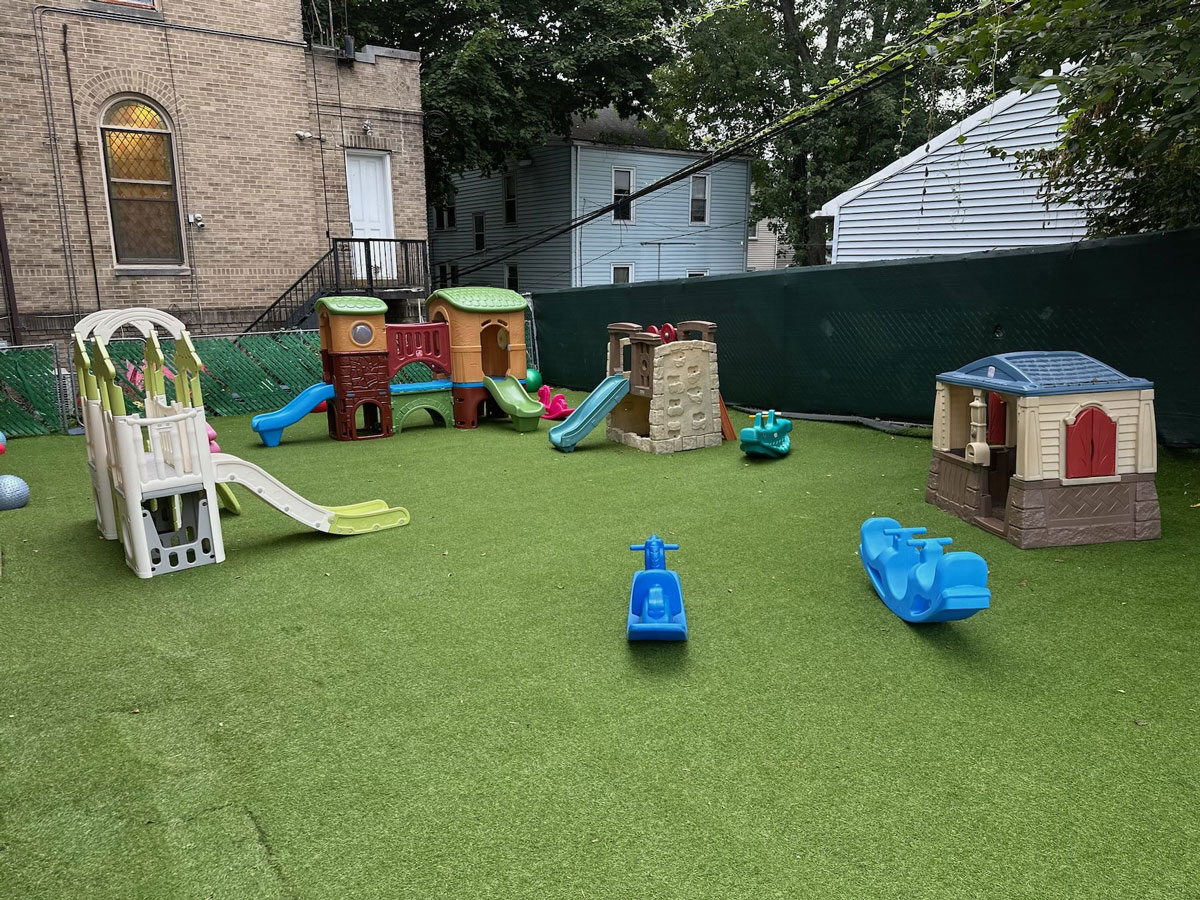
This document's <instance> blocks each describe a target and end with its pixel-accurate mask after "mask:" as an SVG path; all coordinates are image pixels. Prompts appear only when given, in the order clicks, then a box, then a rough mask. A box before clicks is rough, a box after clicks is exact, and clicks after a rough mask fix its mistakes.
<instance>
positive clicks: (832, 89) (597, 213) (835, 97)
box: [459, 0, 1028, 277]
mask: <svg viewBox="0 0 1200 900" xmlns="http://www.w3.org/2000/svg"><path fill="white" fill-rule="evenodd" d="M1027 2H1028V0H1013V2H1011V3H1008V4H1007V5H1006V6H1005V7H1004V9H1003V11H1006V12H1011V11H1012V10H1014V9H1017V8H1018V7H1020V6H1023V5H1025V3H1027ZM995 6H996V4H995V3H994V0H985V2H984V3H982V4H980V5H979V6H978V7H976V8H975V9H974V10H972V11H971V12H969V13H952V14H949V15H945V16H943V17H942V18H940V19H938V20H937V21H935V22H934V23H933V24H932V25H930V26H928V27H926V28H925V29H923V30H921V31H919V32H917V33H916V34H915V35H914V36H913V37H912V39H910V40H909V41H907V42H906V43H904V44H901V45H899V46H898V47H896V48H894V49H893V50H892V51H891V52H890V53H887V54H879V55H877V56H875V57H873V58H872V59H871V60H869V61H868V62H867V63H865V64H863V65H861V66H859V68H858V71H857V72H856V73H855V74H854V75H853V77H851V78H849V79H848V80H844V81H843V80H839V79H833V80H832V81H831V82H830V84H829V85H828V86H827V87H826V89H825V91H824V93H819V94H817V95H816V98H815V99H814V101H813V102H812V103H810V104H807V105H805V106H802V107H797V108H796V109H794V110H792V111H791V112H789V113H787V114H786V115H785V116H783V117H782V118H780V119H778V120H776V121H775V122H773V123H771V124H769V125H765V126H763V127H762V128H760V129H758V130H757V131H755V132H752V133H750V134H748V135H743V136H741V137H738V138H734V139H732V140H730V141H727V142H726V143H725V144H724V145H723V146H721V147H720V148H718V149H716V150H714V151H712V152H711V153H709V154H708V156H707V157H705V158H702V159H699V160H696V161H695V162H693V163H691V164H689V165H686V166H684V167H683V168H681V169H678V170H677V171H675V172H673V173H672V174H670V175H668V176H665V177H664V178H660V179H659V180H658V181H656V182H653V183H651V184H649V185H647V186H646V187H644V188H641V189H639V190H636V191H633V192H632V193H630V194H629V195H628V196H626V197H623V198H622V199H621V200H620V201H619V202H614V203H609V204H607V205H606V206H602V207H600V208H599V209H596V210H593V211H591V212H589V213H584V214H582V215H579V216H576V217H575V218H574V219H572V220H570V221H568V222H566V223H565V224H563V225H560V226H551V227H548V228H546V229H542V231H541V232H537V233H535V234H542V235H543V236H541V237H538V239H537V240H535V241H533V242H531V243H529V244H528V245H527V246H524V247H518V248H517V249H515V250H508V251H507V252H505V253H502V254H500V255H498V256H494V257H492V258H490V259H485V260H483V261H482V262H479V263H476V264H475V265H473V266H468V267H467V268H465V269H463V270H462V271H461V272H460V273H459V275H460V277H461V276H462V275H469V274H470V273H471V272H476V271H478V270H480V269H483V268H486V267H488V266H492V265H495V264H496V263H498V262H503V261H504V260H506V259H509V258H510V257H512V256H516V255H517V254H518V253H523V252H525V251H526V250H531V249H532V248H534V247H536V246H538V245H539V244H543V243H545V242H546V241H550V240H553V239H554V238H556V237H558V236H559V235H561V234H566V233H567V232H570V231H574V230H575V229H576V228H579V227H580V226H581V225H586V224H587V223H588V222H591V221H594V220H595V219H598V218H600V217H601V216H603V215H605V214H607V213H609V212H612V211H613V210H614V209H616V208H617V206H618V205H620V204H623V203H631V202H633V201H635V200H637V199H639V198H641V197H645V196H648V195H649V194H652V193H654V192H655V191H658V190H661V189H662V188H665V187H668V186H669V185H672V184H675V183H677V182H680V181H682V180H683V179H685V178H689V177H690V176H692V175H695V174H698V173H699V172H703V171H704V170H705V169H707V168H710V167H711V166H714V165H716V164H717V163H719V162H724V161H725V160H727V159H730V158H732V157H734V156H737V155H739V154H743V153H746V152H748V151H749V150H751V149H752V148H754V147H757V146H758V145H760V144H762V143H764V142H766V141H768V140H770V139H771V138H774V137H777V136H779V135H781V134H783V133H785V132H787V131H790V130H791V129H792V128H795V127H796V126H798V125H801V124H803V123H804V122H806V121H808V120H809V119H812V118H814V117H815V116H817V115H819V114H821V113H823V112H825V111H826V110H828V109H831V108H833V107H836V106H841V105H843V104H845V103H848V102H849V101H850V100H852V99H855V98H857V97H858V96H860V95H861V94H863V93H866V92H867V91H868V90H871V89H873V88H874V87H876V86H878V85H879V84H881V83H883V81H884V80H886V79H887V78H889V77H892V76H895V75H897V74H899V73H900V72H903V71H905V70H906V69H907V68H908V67H909V66H910V65H911V64H912V59H913V56H914V55H915V51H916V50H917V49H918V48H921V47H923V46H924V44H925V43H926V42H927V41H929V40H930V39H931V38H933V37H935V36H937V35H939V34H942V33H944V32H951V31H953V30H956V29H958V28H961V27H965V25H967V24H969V23H970V22H974V21H975V20H977V19H979V18H981V17H982V16H983V15H984V13H985V11H991V10H992V9H993V8H994V7H995ZM1000 11H1001V10H996V13H997V14H999V12H1000ZM964 20H965V21H964ZM546 232H548V233H546Z"/></svg>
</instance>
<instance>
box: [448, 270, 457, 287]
mask: <svg viewBox="0 0 1200 900" xmlns="http://www.w3.org/2000/svg"><path fill="white" fill-rule="evenodd" d="M450 287H458V266H451V267H450Z"/></svg>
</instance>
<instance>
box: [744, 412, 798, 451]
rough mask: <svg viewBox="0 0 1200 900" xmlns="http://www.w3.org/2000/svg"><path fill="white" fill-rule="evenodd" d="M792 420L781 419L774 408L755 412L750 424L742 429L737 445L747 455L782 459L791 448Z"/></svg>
mask: <svg viewBox="0 0 1200 900" xmlns="http://www.w3.org/2000/svg"><path fill="white" fill-rule="evenodd" d="M791 433H792V420H791V419H781V418H779V417H778V416H776V415H775V410H773V409H772V410H770V411H768V412H765V413H764V412H759V413H755V415H754V419H753V422H752V424H750V425H748V426H746V427H745V428H743V429H742V431H741V434H740V435H739V436H738V437H739V443H738V446H739V447H740V448H741V451H742V452H743V453H745V454H746V455H747V456H763V457H766V458H767V459H782V458H783V457H785V456H787V455H788V453H789V452H790V451H791V449H792V436H791Z"/></svg>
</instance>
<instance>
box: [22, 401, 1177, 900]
mask: <svg viewBox="0 0 1200 900" xmlns="http://www.w3.org/2000/svg"><path fill="white" fill-rule="evenodd" d="M573 399H576V400H577V399H578V395H575V397H574V398H573ZM738 418H739V419H740V416H739V417H738ZM214 424H215V426H216V427H217V429H218V431H219V432H220V442H221V444H222V447H223V449H224V450H225V451H226V452H230V453H234V454H237V455H239V456H243V457H245V458H246V459H248V460H251V461H252V462H255V463H258V464H259V465H262V466H263V467H264V468H266V469H267V470H268V471H269V472H271V473H272V474H274V475H275V476H277V477H278V478H279V479H281V480H282V481H284V482H285V483H287V484H288V485H290V486H292V487H293V488H295V489H296V490H298V491H299V492H301V493H302V494H304V495H306V496H308V497H310V498H311V499H313V500H316V501H318V502H323V503H327V504H345V503H352V502H357V501H360V500H367V499H372V498H375V497H382V498H384V499H386V500H388V501H391V502H392V503H395V504H401V505H404V506H406V507H407V508H408V509H409V510H410V511H411V513H412V524H411V525H409V526H407V527H405V528H401V529H397V530H393V531H388V532H383V533H379V534H371V535H365V536H362V537H353V538H336V537H330V536H327V535H322V534H317V533H313V532H309V531H306V530H305V529H304V528H303V527H301V526H300V525H298V524H297V523H295V522H293V521H291V520H290V519H288V518H286V517H284V516H282V515H280V514H278V513H277V512H275V511H274V510H272V509H270V508H269V507H267V506H265V505H262V504H260V503H258V502H257V501H256V500H255V499H253V498H252V497H251V496H250V495H248V494H246V493H245V492H241V497H242V502H243V508H244V514H243V515H242V516H241V517H240V518H230V517H228V516H227V517H225V519H224V521H225V535H226V551H227V554H228V559H227V561H226V562H225V563H223V564H221V565H215V566H206V567H202V568H199V569H195V570H191V571H188V572H183V573H181V574H176V575H170V576H165V577H160V578H155V579H152V580H149V581H141V580H139V579H137V578H136V577H134V576H133V574H132V573H131V572H130V571H129V570H128V569H127V568H126V566H125V564H124V561H123V558H122V555H121V550H120V548H119V546H118V545H117V544H115V543H107V542H104V541H102V540H100V539H99V537H98V536H97V534H96V530H95V525H94V519H93V514H92V501H91V496H90V488H89V484H88V478H87V474H86V470H85V467H84V446H83V440H82V438H67V437H46V438H35V439H24V440H15V441H13V442H11V443H10V444H9V452H8V454H7V455H6V456H5V457H4V458H3V470H4V471H8V472H13V473H16V474H20V475H22V476H24V477H25V478H26V479H27V480H28V481H29V483H30V485H31V487H32V491H33V500H32V502H31V503H30V505H29V506H28V507H27V508H26V509H24V510H20V511H17V512H6V513H0V549H2V550H3V571H2V573H0V766H2V771H3V774H2V777H0V896H3V897H6V898H8V897H12V898H26V897H55V898H65V897H69V898H76V897H114V898H132V897H139V898H145V897H167V898H177V897H195V898H205V897H214V898H236V900H252V898H351V897H353V898H375V897H378V898H400V897H404V898H409V897H412V898H475V897H488V898H539V900H542V898H581V897H582V898H634V897H647V898H649V897H653V898H680V900H696V898H709V897H711V898H755V900H757V898H776V897H778V898H795V897H820V898H854V900H862V898H874V897H880V898H923V897H987V898H1004V900H1012V898H1023V897H1029V898H1043V897H1096V898H1112V897H1137V898H1151V897H1170V898H1178V897H1184V896H1194V895H1195V891H1196V889H1197V888H1196V886H1197V884H1198V883H1200V854H1198V853H1197V849H1196V848H1197V841H1198V838H1200V788H1198V776H1200V751H1198V748H1200V715H1198V714H1197V710H1198V709H1200V695H1198V693H1197V691H1198V688H1200V654H1198V652H1197V634H1198V633H1200V603H1198V600H1197V595H1198V593H1200V591H1198V589H1197V559H1198V557H1197V550H1198V549H1200V509H1197V508H1192V504H1195V503H1197V502H1200V455H1198V454H1196V453H1179V452H1170V451H1166V450H1164V451H1162V453H1161V456H1160V463H1161V466H1160V473H1159V478H1158V490H1159V496H1160V498H1161V502H1162V519H1163V535H1164V537H1163V539H1162V540H1161V541H1157V542H1147V543H1129V544H1114V545H1102V546H1091V547H1072V548H1064V549H1050V550H1039V551H1021V550H1017V549H1016V548H1014V547H1012V546H1010V545H1008V544H1007V543H1005V542H1003V541H1002V540H1000V539H998V538H995V537H992V536H990V535H988V534H986V533H985V532H983V531H981V530H978V529H976V528H972V527H970V526H968V525H967V524H965V523H962V522H960V521H958V520H957V519H954V518H952V517H951V516H949V515H947V514H945V513H943V512H941V511H939V510H936V509H934V508H933V507H930V506H927V505H926V504H925V503H924V502H923V497H924V482H925V476H926V472H927V469H928V464H929V454H930V448H929V444H928V441H926V440H919V439H914V438H905V437H892V436H889V435H885V434H881V433H878V432H874V431H870V430H867V429H862V428H856V427H850V426H843V425H827V424H811V423H804V422H800V423H797V425H796V428H795V431H794V433H793V438H792V440H793V444H792V446H793V448H795V449H794V450H793V452H792V454H791V456H790V457H788V458H787V459H785V460H782V461H779V462H775V463H770V462H768V463H759V462H751V461H749V460H747V459H746V458H745V457H743V456H742V455H741V454H740V453H739V452H738V449H737V446H736V444H733V443H730V444H726V445H725V446H724V447H722V448H721V449H714V450H701V451H695V452H689V453H681V454H676V455H673V456H652V455H649V454H645V453H639V452H637V451H634V450H630V449H627V448H624V447H621V446H619V445H616V444H612V443H609V442H606V441H605V440H604V438H603V434H602V431H603V429H598V430H597V431H596V432H594V433H593V434H592V436H591V437H590V438H589V439H588V440H586V441H585V442H584V443H582V444H581V445H580V447H579V449H578V451H577V452H575V453H573V454H569V455H567V454H559V453H556V452H554V451H552V450H551V449H550V448H549V446H548V444H547V441H546V434H545V427H544V426H543V428H542V429H540V430H539V431H538V432H537V433H534V434H517V433H516V432H515V431H513V430H512V429H511V428H510V427H505V426H503V425H499V424H487V425H485V426H484V427H481V428H480V429H478V430H477V431H473V432H456V431H451V430H444V429H439V428H434V427H432V426H427V427H420V428H414V429H412V430H406V431H405V432H404V433H403V434H402V435H400V436H398V437H396V438H394V439H392V440H385V441H367V442H361V443H337V442H334V441H332V440H329V439H328V438H327V437H325V435H324V428H325V424H324V417H323V416H311V417H309V418H308V419H307V420H305V421H304V422H303V423H302V424H301V425H299V426H297V427H295V428H292V429H289V430H288V432H287V433H286V434H285V442H284V444H283V445H282V446H280V447H279V448H276V449H266V448H263V447H261V446H257V438H256V437H255V436H254V435H253V434H252V433H251V432H250V429H249V422H248V420H247V419H245V418H236V419H218V420H214ZM870 515H890V516H894V517H896V518H898V519H900V520H901V521H902V522H903V523H904V524H924V525H927V526H929V529H930V535H931V536H932V535H950V536H952V537H953V538H954V539H955V541H956V544H955V549H960V550H974V551H976V552H978V553H980V554H982V555H983V556H984V557H985V558H986V559H987V561H988V564H989V566H990V569H991V579H990V586H991V589H992V608H991V609H990V610H987V611H985V612H982V613H980V614H979V615H976V616H974V617H973V618H971V619H968V620H965V621H962V622H955V623H949V624H946V625H933V626H926V627H913V626H909V625H906V624H904V623H903V622H901V621H900V620H899V619H897V618H896V617H895V616H893V615H892V614H891V613H890V612H889V611H888V610H887V609H886V607H884V606H883V604H882V603H880V602H879V600H878V599H877V598H876V597H875V595H874V594H873V593H872V591H871V589H870V587H869V586H868V583H867V579H866V576H865V574H864V573H863V570H862V566H861V564H860V562H859V560H858V558H857V555H856V545H857V534H858V527H859V525H860V524H861V522H862V520H863V519H865V518H866V517H867V516H870ZM652 532H657V533H658V534H660V535H662V536H663V537H664V538H666V539H668V540H671V541H677V542H678V543H679V544H681V545H682V549H681V550H680V551H678V552H677V553H672V554H670V555H669V562H670V564H671V565H672V567H674V568H676V569H677V570H678V571H679V572H680V575H681V577H682V579H683V588H684V600H685V603H686V606H687V613H688V622H689V625H690V629H691V640H690V641H689V642H688V643H686V644H676V645H655V644H630V643H628V642H626V640H625V630H624V629H625V612H626V607H627V603H628V591H629V585H630V579H631V577H632V573H633V571H634V570H635V569H636V568H638V567H639V566H640V563H641V556H640V554H635V553H631V552H630V551H629V550H628V549H626V548H627V547H628V545H629V544H631V543H637V542H640V541H641V540H642V539H643V538H645V537H646V536H647V535H649V534H650V533H652Z"/></svg>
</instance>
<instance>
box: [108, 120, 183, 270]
mask: <svg viewBox="0 0 1200 900" xmlns="http://www.w3.org/2000/svg"><path fill="white" fill-rule="evenodd" d="M100 137H101V140H102V143H103V146H104V174H105V178H106V180H107V185H108V209H109V216H110V218H111V219H112V232H113V246H114V250H115V252H116V257H117V263H118V265H141V266H179V265H183V235H182V233H181V231H180V227H179V197H178V192H177V191H176V188H175V153H174V148H173V147H172V141H171V127H170V125H169V124H168V123H167V117H166V116H165V115H163V113H161V112H159V111H158V110H157V109H155V108H154V107H153V106H151V105H150V104H149V103H148V102H147V101H145V100H142V99H140V98H137V97H125V98H122V99H119V100H117V101H116V102H115V103H113V104H112V105H110V106H109V107H108V109H106V110H105V111H104V117H103V119H102V120H101V125H100Z"/></svg>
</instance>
